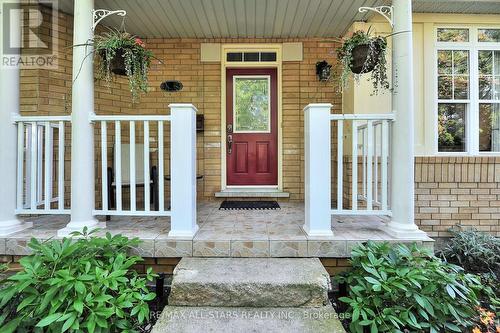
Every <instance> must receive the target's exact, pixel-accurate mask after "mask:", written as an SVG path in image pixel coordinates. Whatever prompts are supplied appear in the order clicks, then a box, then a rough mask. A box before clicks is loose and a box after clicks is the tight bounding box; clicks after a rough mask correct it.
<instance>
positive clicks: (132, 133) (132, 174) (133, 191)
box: [129, 121, 137, 212]
mask: <svg viewBox="0 0 500 333" xmlns="http://www.w3.org/2000/svg"><path fill="white" fill-rule="evenodd" d="M129 128H130V135H129V136H130V153H129V157H130V161H129V162H130V167H129V170H130V176H129V179H130V210H131V211H133V212H134V211H135V210H136V201H137V199H136V188H135V183H136V182H135V176H136V175H135V173H136V171H135V121H131V122H130V126H129Z"/></svg>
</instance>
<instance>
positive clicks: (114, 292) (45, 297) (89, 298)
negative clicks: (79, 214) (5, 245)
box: [0, 230, 155, 333]
mask: <svg viewBox="0 0 500 333" xmlns="http://www.w3.org/2000/svg"><path fill="white" fill-rule="evenodd" d="M95 231H96V230H94V231H90V232H87V230H84V232H83V233H81V234H73V236H74V237H70V238H64V239H62V240H48V241H44V242H39V241H37V240H36V239H32V240H31V241H30V243H29V247H30V248H31V249H32V250H33V254H31V255H30V256H27V257H24V258H22V259H21V260H20V264H21V265H22V267H23V268H24V269H23V270H22V271H20V272H18V273H17V274H16V275H13V276H11V277H9V278H8V279H7V280H4V281H2V283H3V284H4V287H3V289H2V290H0V300H1V301H0V311H1V317H0V326H1V327H0V332H2V333H9V332H54V333H55V332H58V333H60V332H91V333H93V332H135V331H137V328H138V327H139V325H141V323H143V322H144V321H145V320H147V319H148V318H149V306H148V303H147V302H148V301H151V300H152V299H153V298H154V297H155V294H154V293H151V292H149V290H148V288H147V286H146V283H147V281H152V280H153V278H154V274H152V273H151V271H150V270H149V271H148V272H147V274H146V275H145V276H144V277H141V276H139V275H138V273H136V271H134V270H133V269H131V268H132V266H133V265H134V264H136V263H138V262H140V261H142V258H140V257H138V256H130V255H128V254H127V253H128V251H129V250H130V248H131V247H134V246H137V244H138V243H139V240H138V239H136V238H135V239H131V240H130V239H128V238H126V237H124V236H121V235H115V236H111V234H109V233H107V234H106V236H105V237H97V236H94V233H95Z"/></svg>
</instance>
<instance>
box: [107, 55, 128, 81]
mask: <svg viewBox="0 0 500 333" xmlns="http://www.w3.org/2000/svg"><path fill="white" fill-rule="evenodd" d="M124 55H125V51H124V50H123V49H118V50H116V53H115V56H114V57H113V58H112V59H111V61H110V64H109V69H110V70H111V72H112V73H113V74H116V75H119V76H126V75H127V69H126V68H125V58H124ZM101 58H102V59H106V53H105V52H103V53H102V54H101Z"/></svg>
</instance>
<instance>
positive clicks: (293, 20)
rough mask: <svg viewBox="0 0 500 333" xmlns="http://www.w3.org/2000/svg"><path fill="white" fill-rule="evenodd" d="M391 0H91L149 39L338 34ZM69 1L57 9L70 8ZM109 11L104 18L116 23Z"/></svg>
mask: <svg viewBox="0 0 500 333" xmlns="http://www.w3.org/2000/svg"><path fill="white" fill-rule="evenodd" d="M391 2H392V1H391V0H95V8H96V9H109V10H118V9H123V10H126V11H127V17H126V20H125V24H126V28H127V31H129V32H131V33H133V34H136V35H138V36H141V37H146V38H147V37H149V38H161V37H163V38H305V37H338V36H342V35H343V34H344V33H345V32H346V31H347V29H348V28H349V26H350V25H351V24H352V23H353V22H354V21H360V20H361V21H362V20H366V19H368V18H369V16H370V15H373V14H372V13H359V12H358V8H359V7H362V6H369V7H374V6H380V5H389V4H390V3H391ZM73 4H74V1H73V0H59V8H60V9H61V10H62V11H63V12H66V13H70V14H71V13H73ZM413 10H414V12H428V13H461V14H464V13H465V14H467V13H483V14H500V0H476V1H470V0H413ZM121 22H122V18H121V17H119V16H116V15H112V16H110V17H108V18H106V19H105V20H104V21H103V22H102V23H103V24H104V25H108V26H112V27H120V26H121Z"/></svg>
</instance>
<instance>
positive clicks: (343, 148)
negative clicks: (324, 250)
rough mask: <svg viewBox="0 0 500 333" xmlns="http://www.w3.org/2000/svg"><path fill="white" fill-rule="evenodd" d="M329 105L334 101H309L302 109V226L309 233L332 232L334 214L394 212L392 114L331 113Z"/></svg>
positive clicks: (320, 234) (311, 234)
mask: <svg viewBox="0 0 500 333" xmlns="http://www.w3.org/2000/svg"><path fill="white" fill-rule="evenodd" d="M331 107H332V105H331V104H309V105H308V106H307V107H306V108H305V109H304V112H305V121H304V134H305V141H304V149H305V215H306V218H305V220H306V221H305V224H304V229H305V230H306V232H307V233H308V234H309V235H310V236H327V235H331V234H332V231H331V226H330V223H331V216H332V215H384V216H390V215H391V214H392V213H391V210H390V207H389V197H388V193H389V178H390V175H389V171H388V170H389V148H390V137H391V134H390V133H391V123H392V121H393V120H394V116H393V115H392V114H341V115H339V114H331ZM332 122H335V123H336V126H335V127H336V129H337V133H336V134H337V140H336V141H337V145H336V147H335V148H336V154H337V156H336V166H335V172H334V173H336V184H335V185H334V186H335V187H336V200H335V199H334V200H333V201H334V202H335V201H336V203H335V205H336V207H332V193H331V183H332V168H331V163H332V156H331V155H332V149H331V141H332V132H331V129H332ZM348 125H350V127H349V126H348ZM349 128H350V129H349ZM349 160H350V162H349ZM344 161H346V162H344ZM349 169H350V170H351V172H350V176H351V177H350V179H349V172H347V173H346V170H349ZM346 192H347V193H348V195H345V194H346Z"/></svg>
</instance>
